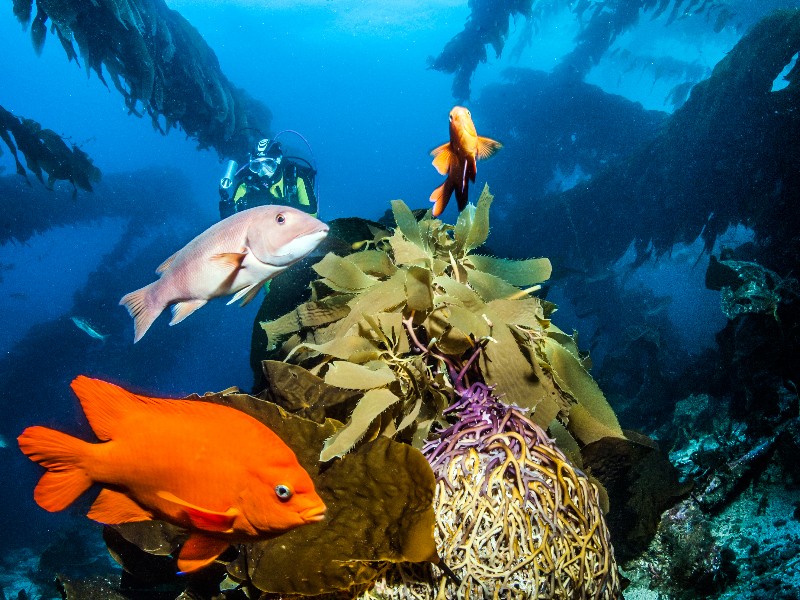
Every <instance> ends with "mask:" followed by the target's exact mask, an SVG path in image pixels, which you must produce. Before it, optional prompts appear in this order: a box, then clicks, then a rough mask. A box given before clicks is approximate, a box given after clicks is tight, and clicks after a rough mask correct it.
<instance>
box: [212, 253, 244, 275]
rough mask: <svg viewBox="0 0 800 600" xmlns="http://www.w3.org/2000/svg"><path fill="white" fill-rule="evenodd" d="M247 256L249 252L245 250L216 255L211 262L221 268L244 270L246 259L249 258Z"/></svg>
mask: <svg viewBox="0 0 800 600" xmlns="http://www.w3.org/2000/svg"><path fill="white" fill-rule="evenodd" d="M247 254H248V252H247V249H246V248H245V249H244V251H242V252H223V253H221V254H215V255H214V256H212V257H211V260H212V261H214V263H215V264H217V265H219V266H222V267H226V268H230V269H234V270H235V269H241V268H242V263H243V262H244V257H245V256H247Z"/></svg>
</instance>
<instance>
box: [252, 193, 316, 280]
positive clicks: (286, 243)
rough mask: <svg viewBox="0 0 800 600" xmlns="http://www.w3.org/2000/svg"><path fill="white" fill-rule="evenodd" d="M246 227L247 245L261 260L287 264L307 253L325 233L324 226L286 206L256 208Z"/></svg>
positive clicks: (270, 263)
mask: <svg viewBox="0 0 800 600" xmlns="http://www.w3.org/2000/svg"><path fill="white" fill-rule="evenodd" d="M251 210H253V211H256V212H254V214H253V217H252V220H251V221H250V225H249V226H248V228H247V246H248V247H249V248H250V251H251V252H252V253H253V255H254V256H255V257H256V258H257V259H258V260H259V261H261V262H262V263H264V264H267V265H273V266H276V267H288V266H289V265H291V264H294V263H296V262H297V261H298V260H300V259H302V258H304V257H306V256H307V255H309V254H310V253H311V252H312V251H313V250H314V248H316V247H317V246H318V245H319V243H320V242H321V241H322V240H324V239H325V238H326V237H327V235H328V226H327V225H326V224H325V223H323V222H322V221H320V220H319V219H317V218H315V217H312V216H311V215H309V214H308V213H304V212H303V211H301V210H297V209H296V208H292V207H289V206H278V205H269V206H262V207H259V208H256V209H251Z"/></svg>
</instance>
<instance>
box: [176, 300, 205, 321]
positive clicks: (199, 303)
mask: <svg viewBox="0 0 800 600" xmlns="http://www.w3.org/2000/svg"><path fill="white" fill-rule="evenodd" d="M206 302H207V301H206V300H184V301H183V302H178V303H177V304H173V305H172V320H171V321H170V322H169V324H170V325H177V324H178V323H180V322H181V321H183V320H184V319H185V318H186V317H188V316H189V315H190V314H192V313H193V312H194V311H196V310H197V309H198V308H201V307H203V306H205V304H206Z"/></svg>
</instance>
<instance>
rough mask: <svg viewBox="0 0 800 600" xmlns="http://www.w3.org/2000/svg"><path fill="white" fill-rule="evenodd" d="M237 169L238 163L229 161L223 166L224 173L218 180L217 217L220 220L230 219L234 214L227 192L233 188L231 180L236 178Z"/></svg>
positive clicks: (233, 207)
mask: <svg viewBox="0 0 800 600" xmlns="http://www.w3.org/2000/svg"><path fill="white" fill-rule="evenodd" d="M238 167H239V163H237V162H236V161H235V160H229V161H228V164H227V165H226V166H225V173H223V175H222V178H221V179H220V180H219V216H220V218H221V219H225V218H227V217H230V216H231V215H232V214H233V213H235V212H236V207H235V205H234V202H233V198H231V195H230V192H229V191H228V190H230V189H231V187H232V186H233V179H234V177H236V169H237V168H238Z"/></svg>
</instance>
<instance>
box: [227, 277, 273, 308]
mask: <svg viewBox="0 0 800 600" xmlns="http://www.w3.org/2000/svg"><path fill="white" fill-rule="evenodd" d="M262 283H264V282H263V281H257V282H256V283H253V284H251V285H248V286H247V287H243V288H242V289H240V290H239V291H238V292H236V294H235V295H234V296H233V298H231V299H230V300H228V302H226V303H225V305H226V306H229V305H231V304H233V303H234V302H236V301H237V300H239V299H240V298H244V300H242V306H244V305H245V304H247V303H248V302H250V301H251V300H252V299H253V298H255V297H256V296H257V295H258V292H260V291H261V284H262Z"/></svg>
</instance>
